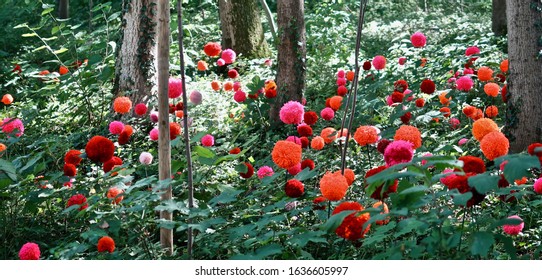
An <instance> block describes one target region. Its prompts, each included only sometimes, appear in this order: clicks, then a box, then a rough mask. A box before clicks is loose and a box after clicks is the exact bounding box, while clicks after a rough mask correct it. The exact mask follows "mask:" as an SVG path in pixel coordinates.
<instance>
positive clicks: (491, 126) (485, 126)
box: [472, 118, 499, 141]
mask: <svg viewBox="0 0 542 280" xmlns="http://www.w3.org/2000/svg"><path fill="white" fill-rule="evenodd" d="M493 131H499V127H498V126H497V124H496V123H495V122H494V121H493V120H492V119H488V118H481V119H478V120H476V121H475V122H474V123H473V124H472V135H473V136H474V138H476V140H478V141H482V139H483V138H484V136H486V135H487V134H489V133H491V132H493Z"/></svg>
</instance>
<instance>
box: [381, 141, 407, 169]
mask: <svg viewBox="0 0 542 280" xmlns="http://www.w3.org/2000/svg"><path fill="white" fill-rule="evenodd" d="M412 146H413V145H412V143H410V142H408V141H404V140H396V141H393V142H391V143H390V144H389V145H388V146H387V147H386V150H385V151H384V161H385V162H386V166H388V167H390V166H392V165H396V164H400V163H407V162H410V161H411V160H412V157H413V156H414V150H413V148H412Z"/></svg>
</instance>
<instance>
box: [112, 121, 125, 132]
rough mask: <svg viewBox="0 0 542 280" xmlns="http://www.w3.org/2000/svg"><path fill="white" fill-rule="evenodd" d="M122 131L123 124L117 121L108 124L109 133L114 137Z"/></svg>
mask: <svg viewBox="0 0 542 280" xmlns="http://www.w3.org/2000/svg"><path fill="white" fill-rule="evenodd" d="M123 130H124V124H123V123H122V122H119V121H112V122H111V123H109V132H111V134H114V135H119V134H120V133H121V132H122V131H123Z"/></svg>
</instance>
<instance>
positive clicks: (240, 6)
mask: <svg viewBox="0 0 542 280" xmlns="http://www.w3.org/2000/svg"><path fill="white" fill-rule="evenodd" d="M218 7H219V11H220V23H221V24H220V26H221V29H222V48H223V49H232V50H234V51H236V52H237V53H239V54H243V55H244V56H246V57H266V56H269V54H270V51H269V47H268V46H267V42H266V41H265V37H264V33H263V28H262V21H261V19H260V10H259V9H258V3H257V2H256V0H219V1H218Z"/></svg>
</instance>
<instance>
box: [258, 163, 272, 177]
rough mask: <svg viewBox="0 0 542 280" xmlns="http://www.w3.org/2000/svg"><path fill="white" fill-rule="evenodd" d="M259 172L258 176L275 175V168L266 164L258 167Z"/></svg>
mask: <svg viewBox="0 0 542 280" xmlns="http://www.w3.org/2000/svg"><path fill="white" fill-rule="evenodd" d="M257 174H258V178H260V179H263V178H264V177H270V176H273V174H275V172H274V171H273V168H271V167H269V166H267V165H265V166H262V167H260V169H258V172H257Z"/></svg>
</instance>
